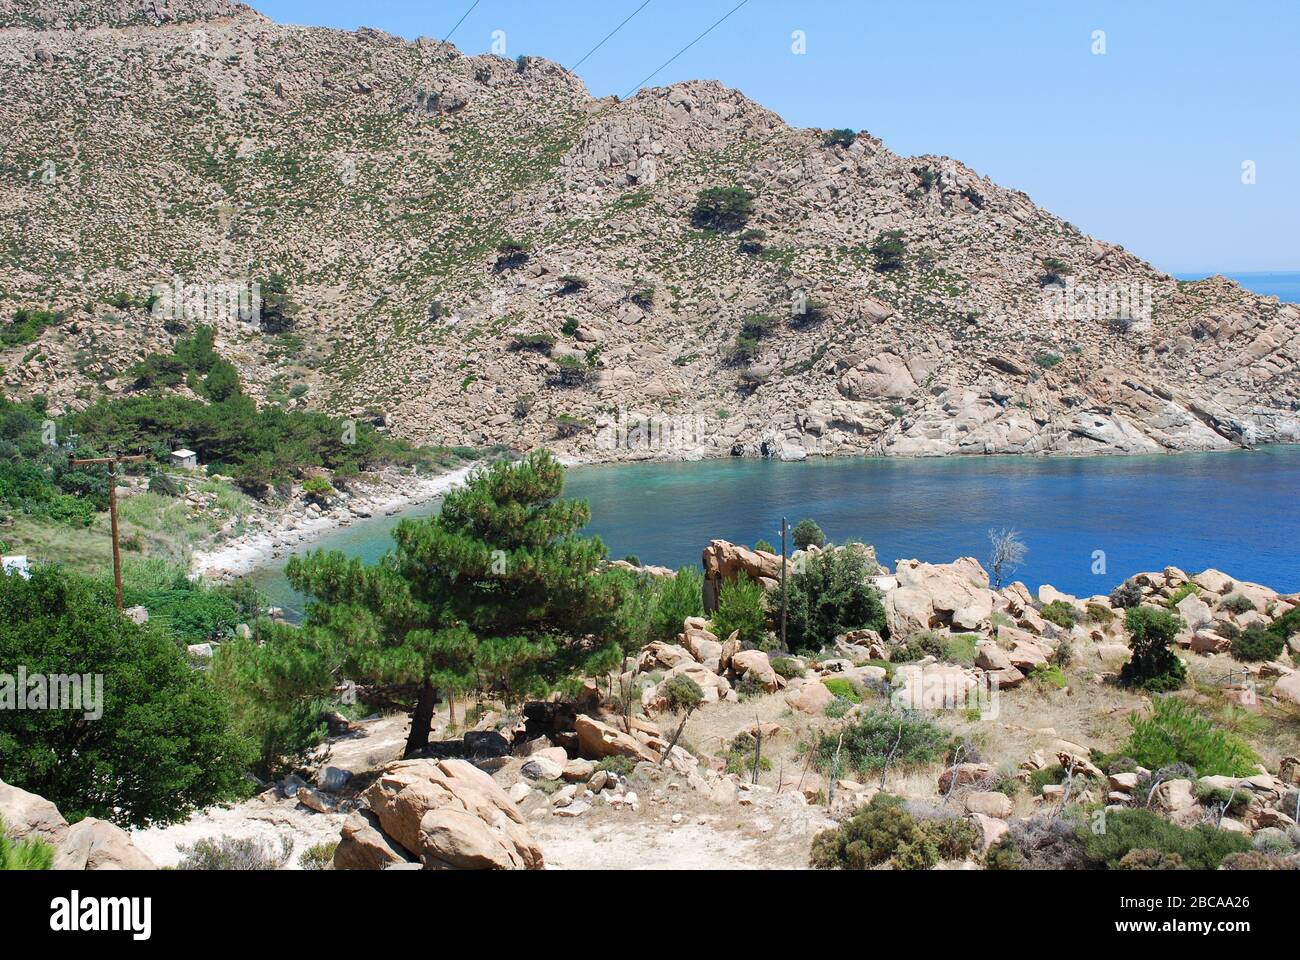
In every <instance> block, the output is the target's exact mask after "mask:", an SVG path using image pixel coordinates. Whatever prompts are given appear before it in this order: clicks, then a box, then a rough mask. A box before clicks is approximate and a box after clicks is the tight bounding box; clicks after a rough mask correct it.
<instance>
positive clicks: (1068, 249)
mask: <svg viewBox="0 0 1300 960" xmlns="http://www.w3.org/2000/svg"><path fill="white" fill-rule="evenodd" d="M69 24H71V25H73V26H77V27H78V28H79V29H76V30H71V29H66V28H62V29H59V28H57V27H66V25H69ZM117 25H121V26H117ZM47 27H56V29H46V28H47ZM0 89H2V90H3V91H4V94H3V95H2V96H0V123H3V126H4V128H5V130H6V137H5V140H4V143H3V144H0V297H3V299H0V310H3V311H4V312H5V313H6V314H8V313H10V312H12V311H13V310H14V309H15V308H17V307H46V306H56V307H60V308H63V309H66V310H68V311H69V313H68V317H67V318H66V319H65V320H64V321H63V322H62V323H60V324H58V325H56V326H52V327H49V328H47V329H45V330H44V331H43V333H42V334H41V337H40V340H39V341H38V342H37V343H36V344H34V345H20V346H16V347H13V348H10V349H7V350H4V351H3V352H2V353H0V365H3V367H4V374H3V383H4V389H5V391H6V393H9V394H11V395H20V396H28V395H31V394H45V395H47V396H48V397H49V398H50V400H51V402H52V406H53V407H54V408H55V409H58V408H60V407H63V406H81V405H84V404H86V403H87V402H89V400H90V399H92V398H93V397H95V396H97V395H99V394H100V393H102V392H109V393H117V392H122V391H125V390H128V389H129V388H130V387H131V384H130V378H128V377H125V376H123V373H124V371H125V370H126V368H127V367H128V366H129V365H130V364H131V363H132V362H133V361H134V360H136V359H138V358H139V356H140V354H141V353H142V352H144V351H146V350H159V349H166V348H167V345H168V343H169V341H170V339H171V338H172V336H173V334H174V332H175V331H177V330H179V329H180V325H179V324H176V323H168V322H167V318H166V317H165V316H164V315H161V314H158V315H155V314H154V313H151V312H148V311H146V310H145V309H143V307H140V306H137V307H129V306H124V307H110V306H108V305H107V304H106V303H105V301H106V300H108V299H110V298H114V297H117V296H119V295H122V294H125V295H126V297H127V298H128V299H129V300H131V301H134V302H136V303H137V304H143V303H144V302H145V301H146V299H147V298H148V296H149V295H150V291H151V290H153V289H155V288H156V287H158V286H160V285H165V286H166V287H169V288H174V287H175V285H176V284H178V283H179V284H198V285H204V284H227V283H247V282H250V281H262V280H264V278H265V277H266V276H268V275H269V274H270V273H271V272H272V271H278V272H280V273H282V274H283V275H284V276H285V277H286V278H287V279H288V281H289V283H290V285H291V288H292V295H293V297H294V299H295V300H296V301H297V302H299V303H300V304H302V306H303V310H302V311H301V314H300V315H299V317H298V320H297V325H296V329H295V330H294V331H292V333H290V334H287V335H286V334H278V335H272V334H270V333H264V332H262V331H261V330H260V329H259V328H258V327H257V326H256V324H250V323H247V322H244V321H241V320H239V319H238V318H237V317H236V318H233V319H228V320H224V321H223V322H222V323H221V325H220V329H221V339H220V341H219V346H220V348H221V349H222V351H223V353H225V354H226V355H227V356H229V357H230V358H231V359H232V360H234V361H235V362H236V364H237V365H238V366H239V367H240V369H241V372H242V373H243V375H244V378H245V380H246V382H247V386H248V389H249V390H250V391H251V392H254V393H260V395H262V396H263V397H267V398H270V399H273V400H275V401H276V402H289V403H306V404H311V405H315V406H320V407H322V408H325V409H328V410H331V411H334V412H341V413H347V412H361V411H371V412H375V411H381V412H383V413H384V414H385V415H386V416H387V419H388V422H389V423H390V424H391V425H392V427H393V429H394V430H395V431H396V432H398V433H400V434H402V435H405V436H408V437H412V438H418V439H424V440H431V441H438V442H444V443H452V444H462V443H464V444H480V443H507V444H512V445H515V446H520V447H529V446H533V445H537V444H540V443H550V444H552V445H555V446H558V447H560V448H561V449H564V450H566V451H569V452H573V453H579V454H582V455H585V456H588V457H593V458H603V459H612V458H620V457H635V456H645V455H655V454H657V453H659V452H662V448H664V447H671V448H672V449H671V450H670V451H669V452H671V453H673V454H675V455H694V454H695V453H697V452H698V453H702V454H704V455H714V454H725V453H727V452H728V451H731V450H733V449H737V450H744V451H746V452H750V453H753V452H757V451H758V450H760V449H761V448H762V445H763V444H764V442H766V445H767V449H768V450H769V451H772V452H775V453H777V454H778V455H783V456H787V457H799V456H802V455H803V454H804V452H805V451H808V452H824V453H843V452H881V453H889V454H944V453H990V452H1037V451H1050V452H1080V453H1089V452H1148V451H1150V452H1155V451H1159V450H1164V449H1169V450H1183V449H1212V448H1219V447H1228V446H1232V445H1237V444H1241V443H1247V444H1255V443H1262V442H1270V441H1284V440H1285V441H1296V440H1300V346H1297V335H1298V334H1300V311H1297V310H1296V308H1294V307H1288V306H1280V305H1279V304H1278V303H1277V301H1276V300H1273V299H1271V298H1261V297H1257V296H1254V295H1252V294H1249V293H1247V292H1245V291H1243V290H1241V289H1240V288H1239V287H1237V286H1236V285H1235V284H1233V283H1231V282H1228V281H1226V280H1222V279H1219V278H1215V279H1211V280H1208V281H1203V282H1200V283H1195V284H1185V283H1177V282H1175V281H1174V280H1173V279H1172V278H1170V277H1168V276H1167V275H1165V274H1163V273H1160V272H1159V271H1157V270H1155V269H1153V268H1152V267H1150V266H1149V265H1147V264H1145V263H1143V262H1142V261H1140V260H1138V259H1137V258H1135V257H1133V256H1132V255H1131V254H1129V253H1127V252H1126V251H1124V250H1123V249H1122V248H1120V247H1116V246H1112V245H1109V244H1106V243H1103V242H1100V241H1097V240H1094V239H1092V238H1090V237H1088V236H1085V235H1083V234H1081V233H1080V232H1079V231H1078V230H1077V229H1075V228H1074V227H1073V226H1072V225H1071V224H1069V223H1066V222H1065V221H1062V220H1060V219H1059V218H1057V217H1054V216H1052V215H1051V214H1049V213H1047V212H1045V211H1043V210H1040V209H1038V208H1037V207H1035V206H1034V204H1033V203H1032V201H1030V199H1029V198H1028V197H1027V196H1025V195H1024V194H1022V193H1018V192H1016V191H1012V190H1007V189H1004V188H1001V187H999V186H997V185H995V184H993V183H991V182H989V181H988V180H987V179H985V178H982V177H980V176H979V175H978V174H976V173H974V172H973V171H971V170H969V169H967V168H965V167H964V166H962V165H961V164H960V163H956V162H954V161H951V160H949V159H948V158H944V157H899V156H896V155H894V154H892V153H890V152H889V151H888V150H887V149H886V148H885V147H884V146H883V145H882V144H881V143H880V142H879V141H878V140H875V139H873V138H872V137H870V136H868V135H866V134H862V135H859V136H858V137H857V138H856V139H855V140H853V141H852V142H851V144H850V145H848V146H841V145H833V144H832V145H827V144H826V143H825V142H824V138H823V133H822V132H821V131H812V130H797V129H792V128H790V127H788V126H786V125H785V124H784V123H783V122H782V121H781V119H780V118H779V117H777V116H776V115H774V114H772V113H771V112H769V111H767V110H764V109H763V108H762V107H760V106H758V105H756V104H754V103H752V102H751V101H749V100H747V99H746V98H745V97H743V96H742V95H741V94H739V93H738V92H736V91H732V90H728V89H726V88H724V87H722V86H720V85H718V84H716V83H712V82H692V83H684V84H677V85H674V86H672V87H668V88H660V89H652V90H646V91H643V92H642V93H640V94H638V95H637V96H636V97H634V98H632V99H631V100H628V101H625V102H619V101H617V100H615V99H613V98H607V99H603V100H595V99H592V98H591V97H590V96H589V95H588V94H587V92H586V90H585V88H584V86H583V84H582V82H581V81H580V80H579V79H578V77H577V76H575V75H574V74H571V73H569V72H567V71H565V70H564V69H562V68H561V67H559V66H557V65H555V64H552V63H550V62H547V61H544V60H539V59H530V58H521V60H519V61H517V62H516V61H509V60H504V59H501V58H497V57H491V56H482V57H466V56H464V55H462V54H460V53H459V52H458V51H457V50H456V49H455V48H454V47H452V46H451V45H449V44H444V43H441V42H438V41H434V40H428V39H421V40H419V41H416V42H406V41H404V40H401V39H399V38H396V37H392V36H388V35H386V34H383V33H380V32H378V31H374V30H366V29H363V30H360V31H357V32H356V33H344V32H340V31H334V30H324V29H315V28H303V27H294V26H285V25H280V24H276V23H273V22H271V21H269V20H267V19H265V18H263V17H261V16H260V15H258V14H256V13H254V12H252V11H250V10H248V9H247V8H243V7H241V6H239V5H236V4H229V3H225V2H222V0H192V2H183V0H180V2H161V0H159V2H149V3H138V2H128V0H118V2H110V3H104V4H93V3H91V4H85V3H75V2H72V0H62V2H58V3H33V2H26V0H3V2H0ZM732 184H739V185H741V186H743V187H745V188H746V189H747V190H748V191H749V192H750V193H751V194H752V195H753V198H754V199H753V213H752V215H751V216H750V217H749V222H748V224H747V225H746V226H747V228H749V229H760V230H762V231H764V232H765V234H766V235H765V237H763V238H762V239H761V240H757V241H754V242H752V243H751V244H749V245H748V247H746V246H745V245H742V243H740V242H739V239H738V237H739V234H738V233H736V232H731V233H718V232H713V231H709V230H703V229H699V228H697V227H696V226H693V225H692V222H691V211H692V207H693V205H694V203H695V198H696V194H697V193H698V192H699V191H700V190H701V189H703V188H706V187H711V186H728V185H732ZM891 230H898V231H901V232H902V238H903V240H904V242H905V244H906V255H905V266H904V267H903V268H902V269H898V270H884V271H882V270H880V269H878V266H879V264H878V262H877V259H876V258H875V257H874V256H873V253H872V250H871V246H872V244H873V242H874V241H875V240H876V239H877V238H878V237H879V236H880V234H881V233H882V232H884V231H891ZM507 239H512V240H516V241H519V242H521V243H523V244H525V245H527V247H528V249H529V256H528V257H527V259H526V261H525V262H522V263H519V264H517V265H508V264H500V263H499V262H498V246H499V245H500V244H501V243H502V242H503V241H505V240H507ZM1053 259H1054V260H1057V261H1060V266H1058V267H1057V268H1056V269H1057V272H1058V273H1059V275H1060V277H1061V279H1062V280H1063V281H1064V282H1066V283H1067V284H1068V285H1069V288H1068V289H1069V291H1070V292H1069V293H1068V296H1069V297H1070V298H1071V299H1072V300H1077V301H1079V302H1080V303H1081V304H1088V303H1091V302H1092V301H1090V300H1088V297H1089V295H1093V296H1094V299H1096V297H1098V296H1100V297H1101V298H1102V299H1105V296H1106V295H1107V294H1109V293H1111V292H1113V291H1114V290H1116V289H1122V290H1124V291H1128V292H1134V291H1136V292H1137V293H1138V295H1139V299H1141V298H1149V303H1150V306H1151V310H1150V323H1149V324H1146V323H1144V322H1142V321H1143V317H1142V316H1139V315H1133V314H1132V313H1131V311H1130V312H1129V313H1125V312H1124V311H1119V312H1120V314H1121V315H1120V316H1118V317H1116V316H1113V315H1111V314H1113V313H1115V311H1113V310H1111V311H1109V313H1103V315H1101V316H1092V315H1087V316H1085V315H1083V314H1086V313H1088V312H1089V311H1087V310H1079V309H1075V310H1067V311H1064V312H1062V311H1059V310H1058V311H1056V312H1055V313H1054V312H1053V311H1052V310H1051V309H1050V305H1051V304H1053V303H1059V300H1058V299H1057V297H1058V295H1057V294H1055V293H1054V290H1053V288H1052V287H1050V286H1049V287H1047V288H1044V287H1043V286H1042V284H1043V281H1044V276H1045V273H1046V272H1049V271H1046V270H1045V268H1044V263H1043V262H1044V260H1048V261H1051V260H1053ZM567 275H575V276H578V277H581V278H582V279H583V280H585V281H586V282H587V285H586V286H585V287H583V286H581V285H580V284H570V285H569V288H574V289H570V292H565V291H566V289H569V288H566V286H565V284H563V283H562V282H561V280H560V278H561V277H563V276H567ZM1045 289H1046V293H1045ZM647 291H652V292H653V293H652V297H647V296H645V295H644V294H645V293H646V292H647ZM121 302H125V301H121ZM800 303H806V304H809V305H811V306H812V307H814V308H818V307H819V308H820V309H813V310H811V311H807V312H804V313H802V314H799V313H798V312H796V311H797V306H798V304H800ZM1045 305H1047V306H1045ZM756 314H760V315H766V316H768V317H770V318H771V320H769V321H768V322H767V324H765V325H763V324H760V325H759V326H764V327H765V329H764V330H763V331H762V335H761V337H760V339H759V341H758V347H757V355H756V356H751V357H747V358H737V357H735V356H733V355H732V348H733V345H734V343H735V341H736V336H737V333H738V332H739V331H740V329H741V326H742V323H743V322H744V321H745V319H746V318H747V317H751V316H753V315H756ZM197 319H201V318H197V317H195V318H190V321H189V322H190V323H191V324H192V323H193V322H194V321H195V320H197ZM1134 320H1136V321H1137V322H1136V323H1135V322H1132V321H1134ZM566 321H567V322H566ZM169 331H170V332H169ZM521 334H549V335H551V336H554V337H555V338H556V343H555V345H554V347H553V349H552V350H551V353H550V355H549V356H548V355H546V354H545V353H544V352H541V351H539V350H537V349H518V348H517V347H518V345H519V344H518V343H517V337H518V336H519V335H521ZM566 356H568V357H573V358H575V360H576V363H575V362H572V361H570V364H571V366H573V367H574V368H576V369H579V370H582V369H587V370H589V371H590V376H589V377H588V378H587V380H586V382H583V383H578V384H576V385H573V384H570V385H565V384H564V383H563V382H561V380H560V377H559V376H558V369H559V368H558V365H557V360H560V358H562V357H566ZM560 362H565V361H560ZM570 379H577V378H576V377H572V376H571V377H570ZM295 384H298V385H301V386H302V387H305V388H306V390H305V393H304V392H303V390H301V389H300V390H296V391H293V390H291V388H292V387H293V386H294V385H295ZM291 395H293V396H297V399H294V400H289V399H287V398H288V397H289V396H291ZM636 415H647V416H650V417H653V418H655V421H656V424H657V425H658V424H666V427H665V428H664V429H666V430H667V431H668V432H669V433H670V434H671V436H668V435H666V434H661V433H658V432H655V433H653V434H652V435H651V436H650V437H649V438H648V439H647V437H646V432H645V431H642V432H640V433H638V432H636V430H635V429H634V428H633V429H632V431H631V435H630V436H629V435H628V423H627V419H628V418H629V417H632V418H634V417H635V416H636ZM557 418H561V423H560V425H559V429H558V433H563V434H565V435H566V436H564V437H557V422H556V421H557ZM655 429H656V431H658V430H659V429H660V427H659V426H656V428H655ZM697 447H698V450H697V449H696V448H697ZM648 448H659V449H648Z"/></svg>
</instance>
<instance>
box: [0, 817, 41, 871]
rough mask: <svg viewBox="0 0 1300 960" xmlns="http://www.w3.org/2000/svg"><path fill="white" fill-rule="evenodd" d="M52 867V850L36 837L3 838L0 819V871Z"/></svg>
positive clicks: (3, 827)
mask: <svg viewBox="0 0 1300 960" xmlns="http://www.w3.org/2000/svg"><path fill="white" fill-rule="evenodd" d="M53 867H54V848H53V847H52V846H50V845H49V844H48V843H46V842H45V841H44V840H41V839H39V838H37V837H28V838H27V839H25V840H21V841H20V840H14V839H11V838H10V837H7V836H5V824H4V820H3V819H0V870H50V869H52V868H53Z"/></svg>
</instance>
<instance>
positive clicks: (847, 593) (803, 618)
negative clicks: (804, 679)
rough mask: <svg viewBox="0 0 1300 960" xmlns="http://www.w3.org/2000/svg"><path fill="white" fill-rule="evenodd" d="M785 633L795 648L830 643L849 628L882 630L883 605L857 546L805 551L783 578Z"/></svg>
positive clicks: (885, 630)
mask: <svg viewBox="0 0 1300 960" xmlns="http://www.w3.org/2000/svg"><path fill="white" fill-rule="evenodd" d="M787 593H788V596H787V615H786V639H787V642H788V643H789V644H790V649H791V650H794V651H796V652H800V651H816V650H822V649H824V648H826V647H829V646H830V645H831V644H833V643H834V642H835V638H836V637H838V636H839V635H841V634H843V633H847V632H849V631H850V630H857V629H862V628H867V629H871V630H875V631H876V632H878V633H881V634H883V635H887V634H888V632H889V631H888V628H887V627H886V625H885V608H884V606H883V605H882V603H881V601H880V595H879V594H878V593H877V592H876V589H875V587H873V586H872V585H871V584H870V583H868V582H867V571H866V561H865V559H864V558H863V556H862V555H861V554H860V553H859V552H858V551H856V550H849V549H846V550H828V551H826V552H824V553H820V554H817V555H815V556H812V557H808V558H807V560H806V562H805V563H804V564H803V569H802V570H801V571H799V572H798V573H795V574H794V575H793V576H790V577H788V579H787Z"/></svg>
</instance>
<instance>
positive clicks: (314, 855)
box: [298, 840, 339, 870]
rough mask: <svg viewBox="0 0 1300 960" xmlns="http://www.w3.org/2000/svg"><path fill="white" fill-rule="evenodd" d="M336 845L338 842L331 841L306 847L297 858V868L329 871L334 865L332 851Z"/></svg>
mask: <svg viewBox="0 0 1300 960" xmlns="http://www.w3.org/2000/svg"><path fill="white" fill-rule="evenodd" d="M338 845H339V842H338V841H337V840H333V841H329V842H326V843H318V844H316V845H314V846H311V847H308V848H307V849H306V850H304V851H303V852H302V855H301V856H300V857H298V866H300V867H302V869H304V870H329V869H330V868H331V867H333V865H334V851H335V850H336V849H338Z"/></svg>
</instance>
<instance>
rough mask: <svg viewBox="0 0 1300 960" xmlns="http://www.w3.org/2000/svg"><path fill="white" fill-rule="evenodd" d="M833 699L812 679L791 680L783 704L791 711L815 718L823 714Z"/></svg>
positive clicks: (822, 686)
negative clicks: (787, 705) (790, 708)
mask: <svg viewBox="0 0 1300 960" xmlns="http://www.w3.org/2000/svg"><path fill="white" fill-rule="evenodd" d="M834 699H835V695H834V694H832V693H831V692H830V691H829V690H827V689H826V685H825V684H824V683H822V682H821V681H820V680H817V679H813V678H804V679H800V680H792V681H791V682H790V688H789V690H788V691H787V692H786V695H785V702H786V703H788V704H789V705H790V706H791V707H792V708H793V709H795V710H798V711H799V712H800V713H807V714H810V715H812V716H815V717H816V716H821V715H822V714H824V713H825V712H826V708H827V707H828V706H830V704H831V702H832V701H833V700H834Z"/></svg>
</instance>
